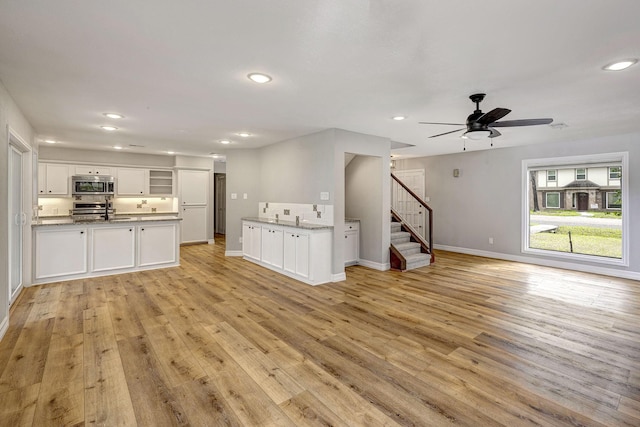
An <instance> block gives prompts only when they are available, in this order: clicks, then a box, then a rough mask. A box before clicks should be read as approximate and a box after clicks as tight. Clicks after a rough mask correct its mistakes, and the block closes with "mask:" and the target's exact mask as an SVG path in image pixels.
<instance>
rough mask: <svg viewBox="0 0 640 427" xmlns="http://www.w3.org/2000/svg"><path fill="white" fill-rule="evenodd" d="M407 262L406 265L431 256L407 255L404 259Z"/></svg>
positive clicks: (420, 254) (422, 254)
mask: <svg viewBox="0 0 640 427" xmlns="http://www.w3.org/2000/svg"><path fill="white" fill-rule="evenodd" d="M404 258H405V259H406V260H407V264H408V263H410V262H413V261H419V260H422V259H425V258H431V255H429V254H425V253H422V252H420V253H419V254H412V255H407V256H406V257H404Z"/></svg>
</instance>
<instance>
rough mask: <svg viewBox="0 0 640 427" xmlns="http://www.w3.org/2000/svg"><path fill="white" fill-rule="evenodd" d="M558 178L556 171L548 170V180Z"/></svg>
mask: <svg viewBox="0 0 640 427" xmlns="http://www.w3.org/2000/svg"><path fill="white" fill-rule="evenodd" d="M555 180H556V171H555V170H550V171H547V181H555Z"/></svg>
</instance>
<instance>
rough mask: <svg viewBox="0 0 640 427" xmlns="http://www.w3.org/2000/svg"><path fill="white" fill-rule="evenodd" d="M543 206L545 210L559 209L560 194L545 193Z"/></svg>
mask: <svg viewBox="0 0 640 427" xmlns="http://www.w3.org/2000/svg"><path fill="white" fill-rule="evenodd" d="M545 206H546V207H547V208H555V209H560V193H557V192H554V193H547V194H546V203H545Z"/></svg>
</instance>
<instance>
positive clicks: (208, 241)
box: [207, 239, 216, 245]
mask: <svg viewBox="0 0 640 427" xmlns="http://www.w3.org/2000/svg"><path fill="white" fill-rule="evenodd" d="M207 243H208V244H210V245H214V244H215V243H216V241H215V240H214V239H209V240H207Z"/></svg>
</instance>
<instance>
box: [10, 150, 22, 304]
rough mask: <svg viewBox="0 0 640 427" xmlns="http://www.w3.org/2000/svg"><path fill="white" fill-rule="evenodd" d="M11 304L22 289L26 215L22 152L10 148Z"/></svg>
mask: <svg viewBox="0 0 640 427" xmlns="http://www.w3.org/2000/svg"><path fill="white" fill-rule="evenodd" d="M9 148H10V153H9V156H10V158H9V192H10V194H9V302H10V303H11V302H13V300H14V299H15V297H16V296H17V295H18V291H19V290H20V288H21V287H22V265H23V259H22V241H23V236H22V227H23V226H24V224H25V223H26V215H25V214H24V212H23V211H22V152H21V151H19V150H17V149H16V148H15V147H14V146H13V145H10V146H9Z"/></svg>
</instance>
